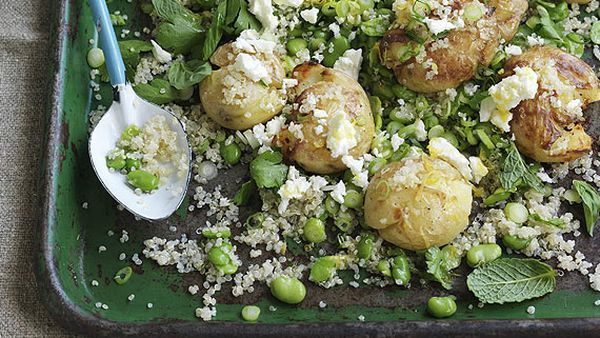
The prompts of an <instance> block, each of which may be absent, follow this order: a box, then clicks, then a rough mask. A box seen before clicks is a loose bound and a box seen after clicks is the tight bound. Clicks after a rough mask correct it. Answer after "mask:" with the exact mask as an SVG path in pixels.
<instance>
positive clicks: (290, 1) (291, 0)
mask: <svg viewBox="0 0 600 338" xmlns="http://www.w3.org/2000/svg"><path fill="white" fill-rule="evenodd" d="M273 2H274V3H275V4H277V5H279V6H281V7H293V8H298V7H300V6H302V3H303V2H304V0H273Z"/></svg>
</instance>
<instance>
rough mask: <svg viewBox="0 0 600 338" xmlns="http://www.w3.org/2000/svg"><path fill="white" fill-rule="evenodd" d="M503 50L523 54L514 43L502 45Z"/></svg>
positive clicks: (508, 52) (511, 53)
mask: <svg viewBox="0 0 600 338" xmlns="http://www.w3.org/2000/svg"><path fill="white" fill-rule="evenodd" d="M504 52H505V53H506V54H508V55H521V54H523V50H522V49H521V47H519V46H516V45H508V46H506V47H504Z"/></svg>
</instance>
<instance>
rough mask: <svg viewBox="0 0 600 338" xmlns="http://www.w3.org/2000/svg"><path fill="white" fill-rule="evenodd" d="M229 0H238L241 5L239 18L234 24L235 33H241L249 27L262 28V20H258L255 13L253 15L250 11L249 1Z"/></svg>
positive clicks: (256, 29) (258, 29) (257, 29)
mask: <svg viewBox="0 0 600 338" xmlns="http://www.w3.org/2000/svg"><path fill="white" fill-rule="evenodd" d="M229 1H234V2H235V1H237V2H239V6H240V10H239V13H238V17H237V20H236V21H235V22H234V24H233V27H235V34H239V33H241V32H242V31H245V30H247V29H253V30H255V31H260V30H261V28H262V25H261V24H260V22H258V20H256V18H255V17H254V15H252V14H251V13H250V12H249V11H248V3H247V2H246V0H229Z"/></svg>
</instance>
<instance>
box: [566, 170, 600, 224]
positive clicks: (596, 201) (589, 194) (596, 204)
mask: <svg viewBox="0 0 600 338" xmlns="http://www.w3.org/2000/svg"><path fill="white" fill-rule="evenodd" d="M573 187H574V188H575V191H577V193H578V194H579V197H581V202H583V214H584V216H585V227H586V229H587V232H588V234H590V236H593V235H594V226H596V222H597V221H598V213H599V212H600V196H599V195H598V191H596V189H594V188H592V186H590V185H589V184H588V183H587V182H584V181H580V180H574V181H573Z"/></svg>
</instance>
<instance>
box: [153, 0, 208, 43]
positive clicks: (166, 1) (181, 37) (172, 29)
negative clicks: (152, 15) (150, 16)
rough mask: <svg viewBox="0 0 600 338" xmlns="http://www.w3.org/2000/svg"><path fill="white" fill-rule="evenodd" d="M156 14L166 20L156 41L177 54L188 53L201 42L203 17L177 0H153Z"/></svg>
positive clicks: (157, 31)
mask: <svg viewBox="0 0 600 338" xmlns="http://www.w3.org/2000/svg"><path fill="white" fill-rule="evenodd" d="M152 5H154V8H155V10H156V14H158V16H159V17H160V18H161V19H163V20H164V21H163V22H162V23H161V24H160V25H158V28H157V30H156V41H157V42H158V44H159V45H161V46H162V47H163V48H166V49H169V50H171V51H173V52H174V53H175V54H187V53H188V52H189V51H190V50H191V49H192V47H193V46H194V45H196V44H198V43H200V42H201V39H202V33H204V29H203V28H202V19H201V17H200V16H198V15H197V14H196V13H194V12H192V11H191V10H189V9H187V8H185V7H184V6H183V5H181V4H180V3H179V2H178V1H176V0H152Z"/></svg>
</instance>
